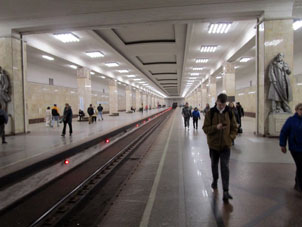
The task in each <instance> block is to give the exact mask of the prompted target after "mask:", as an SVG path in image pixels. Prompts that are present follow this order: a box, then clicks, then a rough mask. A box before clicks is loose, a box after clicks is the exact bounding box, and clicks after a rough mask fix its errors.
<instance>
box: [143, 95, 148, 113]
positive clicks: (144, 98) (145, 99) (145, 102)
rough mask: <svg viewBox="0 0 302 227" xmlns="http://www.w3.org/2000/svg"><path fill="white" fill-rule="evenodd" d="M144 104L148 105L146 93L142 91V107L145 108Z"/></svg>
mask: <svg viewBox="0 0 302 227" xmlns="http://www.w3.org/2000/svg"><path fill="white" fill-rule="evenodd" d="M146 105H148V97H147V94H146V93H143V109H144V110H145V109H146Z"/></svg>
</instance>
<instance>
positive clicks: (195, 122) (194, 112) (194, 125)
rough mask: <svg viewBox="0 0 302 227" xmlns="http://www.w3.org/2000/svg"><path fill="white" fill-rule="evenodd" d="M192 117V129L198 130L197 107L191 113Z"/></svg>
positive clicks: (198, 117)
mask: <svg viewBox="0 0 302 227" xmlns="http://www.w3.org/2000/svg"><path fill="white" fill-rule="evenodd" d="M192 117H193V127H194V128H196V129H198V120H199V119H200V113H199V110H198V109H197V107H195V108H194V111H193V112H192Z"/></svg>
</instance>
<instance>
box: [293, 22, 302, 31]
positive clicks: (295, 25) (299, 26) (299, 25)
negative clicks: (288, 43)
mask: <svg viewBox="0 0 302 227" xmlns="http://www.w3.org/2000/svg"><path fill="white" fill-rule="evenodd" d="M301 27H302V20H297V21H295V22H294V23H293V29H294V30H295V31H296V30H298V29H300V28H301Z"/></svg>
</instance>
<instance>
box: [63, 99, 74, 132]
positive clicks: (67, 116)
mask: <svg viewBox="0 0 302 227" xmlns="http://www.w3.org/2000/svg"><path fill="white" fill-rule="evenodd" d="M63 123H64V127H63V131H62V136H65V134H66V125H67V124H68V126H69V135H70V136H71V134H72V110H71V107H70V106H69V104H68V103H66V104H65V108H64V114H63Z"/></svg>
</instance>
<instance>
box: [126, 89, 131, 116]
mask: <svg viewBox="0 0 302 227" xmlns="http://www.w3.org/2000/svg"><path fill="white" fill-rule="evenodd" d="M131 106H132V91H131V87H130V86H127V87H126V112H128V111H131Z"/></svg>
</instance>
